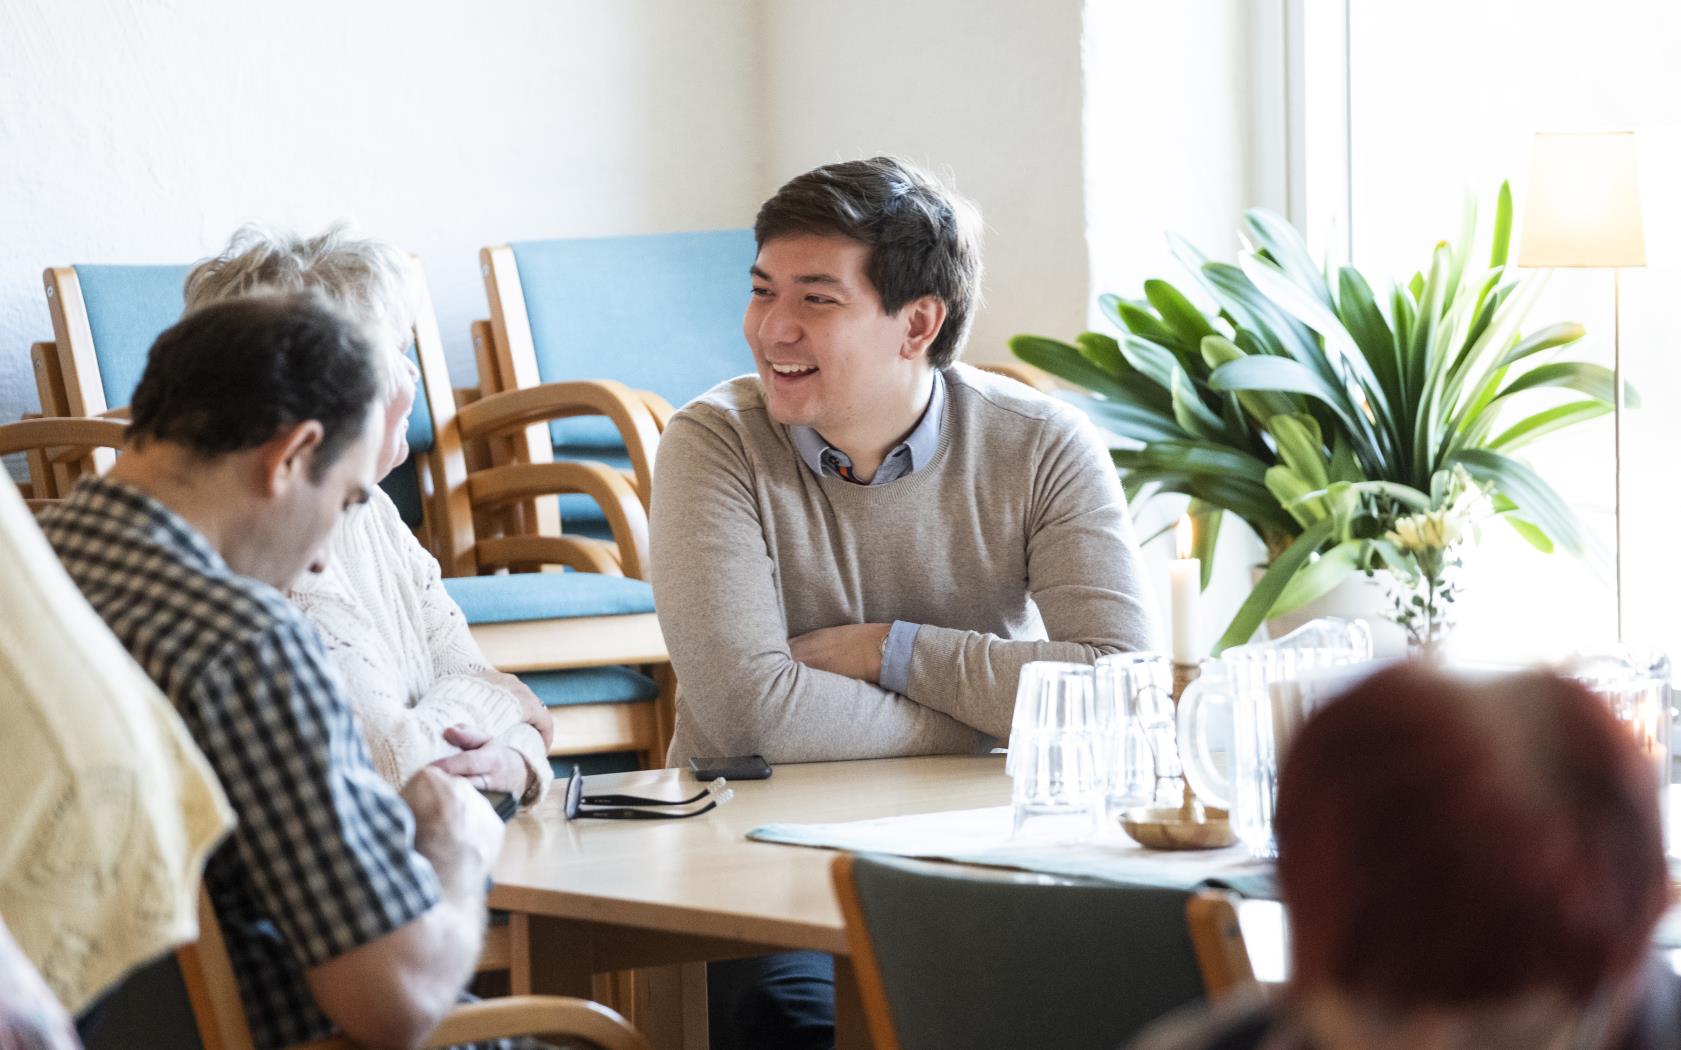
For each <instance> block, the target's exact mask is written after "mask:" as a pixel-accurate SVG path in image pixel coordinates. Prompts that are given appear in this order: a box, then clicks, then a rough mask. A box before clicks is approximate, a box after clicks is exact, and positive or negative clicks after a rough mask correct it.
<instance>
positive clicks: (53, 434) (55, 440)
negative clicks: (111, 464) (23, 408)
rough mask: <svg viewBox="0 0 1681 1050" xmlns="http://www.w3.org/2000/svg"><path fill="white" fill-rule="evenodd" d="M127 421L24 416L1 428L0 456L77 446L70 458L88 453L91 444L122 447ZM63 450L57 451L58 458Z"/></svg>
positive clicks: (80, 417)
mask: <svg viewBox="0 0 1681 1050" xmlns="http://www.w3.org/2000/svg"><path fill="white" fill-rule="evenodd" d="M127 432H128V424H127V423H124V422H120V421H118V420H115V419H96V418H90V417H87V416H53V417H50V418H38V419H23V420H19V421H18V422H16V423H8V424H6V425H5V426H4V428H0V456H3V455H7V454H10V453H13V452H25V451H28V450H29V449H32V448H39V449H47V448H51V449H60V448H70V449H74V450H76V451H75V453H74V455H73V456H72V457H70V458H80V457H81V456H85V455H87V450H88V449H90V448H122V447H123V436H124V435H125V434H126V433H127ZM60 455H61V454H60V453H56V452H55V453H54V457H55V461H58V457H59V456H60Z"/></svg>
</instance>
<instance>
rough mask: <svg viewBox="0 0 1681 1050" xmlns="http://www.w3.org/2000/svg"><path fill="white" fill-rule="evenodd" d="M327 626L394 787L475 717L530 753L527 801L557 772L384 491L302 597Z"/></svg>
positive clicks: (352, 521) (305, 584)
mask: <svg viewBox="0 0 1681 1050" xmlns="http://www.w3.org/2000/svg"><path fill="white" fill-rule="evenodd" d="M290 597H291V599H292V602H293V603H294V604H295V605H297V607H298V608H299V609H302V610H303V612H304V614H305V615H306V616H308V617H309V618H310V620H311V621H312V622H313V623H314V624H315V626H316V628H317V629H318V630H319V631H320V632H321V637H322V640H323V641H324V642H325V643H326V646H327V655H328V656H329V657H330V658H331V660H332V662H333V667H334V669H335V670H337V671H338V674H339V678H340V679H341V680H342V682H343V685H344V690H345V696H346V697H347V698H348V699H349V701H350V706H351V708H352V709H353V710H354V711H355V712H356V717H357V719H358V720H359V721H360V722H361V725H362V735H363V736H364V737H365V738H366V739H367V742H368V751H369V753H370V755H371V756H372V758H373V763H374V768H375V769H377V770H378V771H379V774H380V776H382V777H384V778H385V779H386V780H387V781H388V782H389V783H391V784H392V785H393V786H394V787H401V786H402V785H403V784H404V783H405V782H407V780H408V779H409V777H411V776H413V775H414V773H415V771H416V770H418V769H420V768H421V767H422V766H425V765H428V764H430V763H432V762H435V761H437V760H438V759H440V758H443V757H445V756H446V755H451V754H454V753H455V752H456V751H457V750H458V749H457V748H456V747H454V746H453V745H451V744H449V743H446V742H445V741H444V739H443V733H444V730H445V729H448V728H449V727H450V726H453V725H460V724H463V723H464V724H466V725H469V726H472V727H473V728H475V729H478V730H480V731H482V732H485V733H488V734H490V735H491V736H493V737H496V738H497V739H498V740H500V741H501V742H503V743H505V744H507V745H508V746H510V747H512V748H513V749H514V750H515V751H517V752H519V754H520V757H522V758H523V759H524V760H525V763H526V767H527V772H528V778H527V781H526V784H527V790H526V793H525V801H528V802H530V801H535V800H537V799H538V798H541V797H542V795H543V793H544V792H546V791H547V790H548V786H549V783H550V781H552V780H553V779H554V774H553V773H552V772H551V770H550V768H549V761H548V751H547V749H546V748H544V746H543V738H542V737H541V736H539V735H538V733H537V730H535V729H533V728H532V727H531V726H530V725H528V724H526V723H525V722H524V721H522V719H521V715H520V705H519V701H518V700H517V699H515V697H514V695H513V694H512V693H510V692H509V691H508V690H507V689H505V688H504V687H502V686H501V685H499V684H496V683H495V682H494V681H492V680H491V679H489V678H487V677H485V673H486V672H489V671H490V670H491V667H490V665H489V664H488V663H486V662H485V658H484V654H483V653H482V652H480V651H479V647H478V643H476V642H474V641H473V637H472V635H471V634H469V633H468V631H467V621H466V619H465V618H464V617H463V616H462V615H461V609H460V607H459V606H457V605H456V604H455V602H454V601H453V600H452V599H451V598H450V596H449V594H448V593H447V592H445V591H444V587H443V582H442V580H441V579H440V577H439V573H438V563H437V561H436V560H435V559H434V558H433V557H432V556H431V555H430V554H428V553H426V550H425V549H424V548H422V547H421V546H420V544H419V543H418V542H417V541H416V540H415V538H414V534H413V533H411V532H410V531H409V529H408V526H406V525H404V524H403V519H402V517H401V516H400V515H399V514H398V513H397V508H396V506H395V505H394V504H393V503H392V502H391V499H390V497H388V496H386V495H385V493H383V492H381V491H380V490H378V489H375V490H374V493H373V497H372V499H370V500H369V501H368V503H366V504H365V505H363V506H360V507H355V508H352V509H351V511H350V512H349V513H348V514H347V515H346V516H345V518H344V520H343V521H342V522H340V523H339V526H338V528H337V529H336V530H335V531H334V532H333V538H332V540H331V542H330V545H329V547H328V551H327V568H326V571H325V572H322V573H320V574H319V575H305V576H304V577H303V578H302V579H301V580H300V581H299V583H298V585H297V586H296V587H295V588H294V590H293V591H292V592H291V595H290Z"/></svg>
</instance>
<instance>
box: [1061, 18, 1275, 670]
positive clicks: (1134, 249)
mask: <svg viewBox="0 0 1681 1050" xmlns="http://www.w3.org/2000/svg"><path fill="white" fill-rule="evenodd" d="M1191 13H1192V9H1190V8H1187V7H1185V6H1183V5H1173V4H1140V3H1130V2H1122V0H1092V3H1091V4H1090V5H1089V7H1088V11H1087V19H1086V39H1085V65H1086V92H1087V98H1086V112H1085V139H1086V153H1085V176H1086V185H1085V188H1084V194H1085V201H1086V232H1087V235H1088V238H1089V245H1088V247H1089V249H1090V259H1091V276H1092V288H1093V291H1094V292H1114V293H1115V294H1117V295H1121V296H1125V297H1127V298H1142V297H1143V295H1144V281H1145V280H1146V279H1147V278H1152V277H1160V278H1162V279H1164V280H1167V281H1170V282H1172V284H1173V285H1174V286H1175V287H1177V288H1178V289H1179V290H1180V291H1182V292H1184V293H1185V294H1186V295H1188V296H1190V297H1191V298H1192V299H1195V300H1198V301H1201V302H1202V303H1203V305H1204V306H1205V307H1210V308H1211V307H1212V304H1211V303H1209V302H1208V301H1207V300H1206V296H1204V295H1203V294H1202V290H1201V288H1200V287H1199V286H1198V285H1197V283H1196V281H1195V280H1194V279H1193V278H1192V277H1191V275H1190V274H1189V273H1187V272H1186V270H1185V269H1184V267H1183V266H1181V265H1180V264H1179V262H1178V260H1176V259H1175V258H1174V257H1173V255H1172V253H1171V252H1170V251H1169V250H1168V245H1167V234H1168V233H1177V234H1179V235H1180V236H1182V237H1184V238H1185V239H1187V240H1189V241H1190V242H1191V243H1192V244H1194V245H1196V246H1197V247H1198V248H1200V249H1202V251H1203V252H1204V253H1205V254H1207V255H1208V256H1210V257H1212V258H1223V259H1227V260H1230V259H1232V258H1234V257H1235V252H1236V250H1237V243H1238V242H1237V230H1238V224H1239V223H1240V222H1241V221H1242V219H1243V211H1244V209H1245V208H1246V207H1248V206H1249V205H1250V204H1251V203H1253V202H1254V201H1255V200H1256V198H1257V193H1258V187H1257V181H1258V179H1259V177H1260V173H1259V172H1258V171H1257V163H1258V159H1257V157H1258V151H1257V149H1256V145H1257V144H1256V143H1255V142H1254V141H1253V137H1254V136H1253V133H1252V131H1251V128H1252V126H1253V119H1252V113H1253V106H1252V104H1251V98H1250V95H1251V90H1250V85H1251V83H1252V82H1253V80H1254V72H1255V71H1254V69H1253V62H1254V61H1255V59H1254V48H1253V46H1252V45H1251V37H1252V31H1253V27H1252V25H1251V19H1252V18H1253V12H1252V10H1251V3H1250V0H1203V2H1201V3H1199V4H1197V5H1196V6H1195V8H1194V13H1195V15H1196V17H1190V15H1191ZM1280 90H1282V89H1280ZM1083 320H1084V322H1085V323H1086V324H1087V325H1088V326H1089V327H1091V328H1093V329H1095V330H1097V331H1103V332H1109V333H1111V334H1114V332H1115V330H1114V327H1113V325H1112V324H1111V323H1110V322H1109V321H1108V320H1107V319H1106V318H1104V317H1103V316H1102V315H1101V314H1099V313H1098V311H1097V306H1096V298H1095V295H1094V296H1093V297H1092V298H1091V299H1090V300H1088V309H1087V311H1086V313H1085V315H1084V317H1083ZM1039 331H1041V332H1042V333H1043V334H1046V335H1053V334H1060V335H1062V336H1063V337H1065V338H1066V337H1068V336H1071V335H1073V334H1074V333H1075V332H1076V331H1078V329H1077V328H1073V327H1067V328H1063V329H1060V330H1053V329H1040V330H1039ZM1183 506H1184V500H1183V499H1181V498H1178V497H1171V496H1169V497H1163V498H1161V499H1159V500H1155V501H1152V502H1151V503H1149V504H1148V505H1146V506H1144V507H1140V508H1135V515H1134V516H1135V518H1136V520H1137V522H1138V526H1139V531H1140V533H1141V535H1143V536H1147V535H1149V534H1151V533H1154V532H1155V531H1157V529H1158V528H1159V527H1160V526H1161V525H1163V524H1166V523H1167V522H1168V521H1170V520H1172V519H1173V518H1174V517H1176V516H1177V515H1178V514H1179V513H1180V512H1181V510H1182V508H1183ZM1172 546H1173V538H1172V536H1171V534H1170V535H1167V536H1164V537H1163V538H1161V539H1160V540H1157V541H1156V542H1155V543H1153V544H1151V545H1150V546H1148V547H1146V548H1145V551H1144V554H1145V559H1146V564H1147V565H1148V566H1149V567H1150V569H1151V573H1152V579H1153V580H1155V585H1156V589H1157V598H1158V601H1159V602H1162V603H1165V602H1166V600H1167V587H1166V578H1167V566H1166V562H1167V561H1168V560H1169V559H1171V558H1172V557H1173V550H1172ZM1263 554H1264V552H1263V551H1262V548H1261V545H1260V543H1259V542H1258V541H1257V540H1256V539H1255V538H1254V536H1253V535H1252V534H1251V533H1250V532H1249V530H1248V529H1247V528H1245V527H1244V526H1243V525H1242V524H1241V523H1240V522H1239V521H1238V520H1237V519H1236V518H1234V517H1231V516H1229V515H1228V516H1227V519H1226V523H1225V525H1224V526H1223V527H1222V528H1221V530H1220V544H1219V548H1218V550H1217V551H1216V553H1215V567H1216V570H1217V571H1216V574H1215V577H1214V579H1213V580H1212V581H1211V582H1210V585H1209V590H1208V591H1207V593H1206V594H1205V595H1204V601H1203V605H1202V611H1201V620H1202V622H1203V627H1204V629H1205V630H1206V631H1207V632H1209V633H1210V635H1211V636H1210V637H1207V638H1204V639H1203V642H1204V643H1205V644H1209V643H1212V642H1213V641H1214V640H1215V639H1214V637H1213V635H1217V634H1218V633H1219V632H1220V631H1222V630H1224V629H1225V625H1226V624H1227V623H1228V622H1229V621H1230V620H1231V618H1232V617H1233V616H1234V615H1235V614H1236V613H1237V608H1238V606H1239V605H1241V604H1242V603H1243V599H1244V598H1245V597H1247V596H1248V594H1249V590H1250V585H1251V581H1250V576H1249V566H1250V565H1251V564H1253V563H1255V562H1257V561H1260V560H1262V558H1263ZM1163 608H1164V610H1165V604H1164V605H1163ZM1163 622H1164V623H1166V622H1168V621H1167V620H1166V619H1165V618H1164V620H1163Z"/></svg>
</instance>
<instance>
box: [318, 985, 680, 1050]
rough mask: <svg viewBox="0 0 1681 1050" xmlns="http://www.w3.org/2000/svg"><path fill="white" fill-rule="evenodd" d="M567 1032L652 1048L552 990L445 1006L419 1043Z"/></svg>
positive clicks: (603, 1043) (347, 1046) (322, 1045)
mask: <svg viewBox="0 0 1681 1050" xmlns="http://www.w3.org/2000/svg"><path fill="white" fill-rule="evenodd" d="M517 1035H532V1036H538V1037H544V1036H567V1037H573V1038H578V1039H587V1040H589V1041H590V1042H592V1043H594V1044H596V1045H597V1046H599V1047H601V1048H602V1050H652V1047H651V1045H650V1044H649V1042H648V1040H647V1038H646V1037H645V1036H643V1035H642V1033H641V1032H638V1031H637V1030H636V1029H634V1028H632V1027H631V1026H630V1023H629V1022H627V1021H626V1020H625V1019H624V1018H623V1017H621V1016H619V1014H618V1013H616V1012H615V1011H613V1010H609V1009H608V1008H607V1007H605V1006H602V1005H601V1004H600V1003H593V1002H590V1001H589V1000H587V999H568V998H564V997H562V996H558V995H513V996H508V997H507V998H503V999H491V1000H488V1001H486V1002H482V1003H463V1004H461V1005H460V1006H457V1007H456V1008H455V1009H453V1010H451V1011H450V1012H449V1014H448V1015H447V1016H445V1017H444V1019H443V1021H442V1022H440V1023H439V1025H438V1027H437V1028H435V1029H433V1030H432V1034H431V1035H429V1036H427V1037H426V1041H425V1042H424V1043H422V1044H421V1046H422V1047H424V1048H425V1050H444V1048H447V1047H451V1046H455V1045H456V1044H458V1043H472V1042H478V1041H479V1040H483V1039H506V1038H508V1037H510V1036H517ZM289 1050H363V1048H362V1044H360V1043H355V1042H352V1041H350V1040H349V1039H345V1038H343V1037H340V1036H335V1037H333V1038H330V1039H317V1040H315V1041H313V1042H309V1043H298V1044H296V1045H294V1046H292V1047H290V1048H289Z"/></svg>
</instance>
